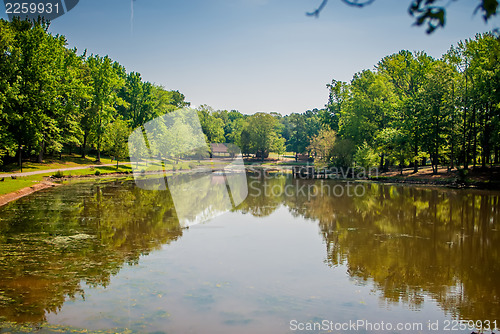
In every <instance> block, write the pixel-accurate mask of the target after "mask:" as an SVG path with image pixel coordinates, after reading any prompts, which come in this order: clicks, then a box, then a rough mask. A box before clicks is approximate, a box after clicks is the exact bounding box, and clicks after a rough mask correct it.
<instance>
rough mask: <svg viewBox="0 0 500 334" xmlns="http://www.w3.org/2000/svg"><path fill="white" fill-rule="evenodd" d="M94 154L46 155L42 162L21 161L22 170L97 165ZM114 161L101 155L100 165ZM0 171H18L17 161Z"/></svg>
mask: <svg viewBox="0 0 500 334" xmlns="http://www.w3.org/2000/svg"><path fill="white" fill-rule="evenodd" d="M95 159H96V157H95V156H91V155H89V156H87V157H86V158H82V157H81V155H77V154H71V155H69V154H63V155H62V160H59V159H57V158H55V157H47V158H46V159H45V160H44V161H43V162H42V163H38V162H31V161H23V172H34V171H37V170H46V169H57V168H70V167H78V166H86V165H97V163H96V162H95ZM110 163H116V160H114V161H111V159H110V158H109V157H105V156H101V163H100V164H101V165H105V164H110ZM0 172H1V173H20V172H21V169H20V168H19V166H18V165H17V163H11V164H8V165H5V166H2V167H1V169H0Z"/></svg>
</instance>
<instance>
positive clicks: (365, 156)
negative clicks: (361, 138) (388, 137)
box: [354, 142, 379, 168]
mask: <svg viewBox="0 0 500 334" xmlns="http://www.w3.org/2000/svg"><path fill="white" fill-rule="evenodd" d="M378 158H379V157H378V154H377V153H376V152H375V150H374V149H373V148H371V147H370V145H368V143H367V142H364V143H363V145H361V146H359V147H358V149H357V150H356V153H355V154H354V162H355V163H356V164H357V165H358V166H361V167H364V168H370V167H373V166H376V165H377V163H378Z"/></svg>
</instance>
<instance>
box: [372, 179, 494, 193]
mask: <svg viewBox="0 0 500 334" xmlns="http://www.w3.org/2000/svg"><path fill="white" fill-rule="evenodd" d="M368 181H371V182H376V183H383V184H401V185H405V184H407V185H422V186H438V187H446V188H453V189H481V190H500V183H499V182H479V181H466V182H459V181H458V180H449V179H437V180H426V179H403V178H398V177H372V178H369V179H368Z"/></svg>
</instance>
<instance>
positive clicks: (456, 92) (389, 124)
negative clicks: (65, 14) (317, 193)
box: [0, 19, 500, 172]
mask: <svg viewBox="0 0 500 334" xmlns="http://www.w3.org/2000/svg"><path fill="white" fill-rule="evenodd" d="M48 28H49V25H48V24H47V23H46V22H43V21H38V22H31V21H20V20H16V19H14V20H13V21H12V22H7V21H5V20H0V51H1V52H0V119H1V122H0V163H8V162H12V161H14V160H17V161H18V163H19V164H21V162H22V159H23V157H24V158H31V159H35V158H36V159H37V160H38V161H42V160H43V157H44V155H45V154H55V155H60V154H61V153H62V152H63V150H66V151H69V153H71V152H74V151H76V150H79V153H81V154H82V156H85V155H86V154H87V152H88V151H89V150H92V151H93V152H94V153H96V155H97V160H98V161H99V160H100V155H101V152H106V153H107V154H109V155H112V156H115V157H120V158H123V157H126V155H127V153H128V152H127V145H126V140H127V138H128V135H129V134H130V133H131V132H132V130H133V129H136V128H138V127H140V126H141V125H143V124H145V123H146V122H148V121H150V120H152V119H155V118H156V117H159V116H161V115H164V114H165V113H168V112H170V111H173V110H175V109H178V108H182V107H186V106H189V105H190V104H189V102H186V99H185V96H184V95H183V94H182V93H180V92H179V91H174V90H166V89H165V88H164V87H162V86H159V85H155V84H153V83H150V82H147V81H144V80H143V79H142V77H141V75H140V74H139V73H137V72H127V71H126V69H125V68H124V67H123V66H122V65H120V64H119V63H118V62H116V61H113V60H112V59H110V58H109V57H108V56H104V57H102V56H99V55H93V54H92V55H87V53H86V52H84V53H83V54H82V55H78V53H77V50H76V49H68V48H67V47H66V44H67V43H66V39H65V38H64V36H60V35H56V36H54V35H52V34H50V33H48ZM499 60H500V41H499V39H497V38H496V37H495V36H494V35H493V34H489V33H485V34H478V35H477V36H475V38H473V39H468V40H465V41H461V42H459V43H458V44H457V45H455V46H453V47H451V48H450V49H449V51H448V52H447V53H446V54H444V55H443V56H442V57H441V58H440V59H434V58H432V57H430V56H429V55H427V54H426V53H425V52H410V51H406V50H403V51H400V52H398V53H395V54H392V55H389V56H386V57H384V58H383V59H381V60H380V61H379V62H378V63H377V64H376V65H375V66H374V68H373V69H371V70H364V71H361V72H359V73H356V74H355V75H354V76H353V79H352V80H351V81H350V82H343V81H339V80H335V79H334V80H332V82H331V83H330V84H328V85H327V87H328V89H329V99H328V103H327V104H326V106H325V108H323V109H314V110H308V111H306V112H303V113H292V114H290V115H286V116H283V115H281V114H279V113H256V114H254V115H244V114H242V113H240V112H239V111H237V110H230V111H228V110H214V109H213V108H211V107H210V106H207V105H201V106H199V107H198V108H197V111H198V115H199V119H200V123H201V126H202V129H203V132H204V133H205V135H206V139H207V142H208V143H234V144H236V145H237V146H239V147H240V148H241V151H242V152H243V154H244V155H247V156H248V155H253V156H254V157H255V158H260V159H264V158H266V157H267V156H268V155H269V153H270V152H276V153H278V155H280V154H284V153H285V152H293V153H294V154H295V156H296V157H299V156H302V157H304V156H305V157H306V158H307V157H310V159H315V160H316V161H318V162H322V163H323V164H325V165H336V166H352V165H353V164H355V165H358V166H366V167H368V166H370V167H371V166H377V165H378V166H380V168H382V169H387V168H388V167H389V166H391V165H398V166H400V167H403V166H411V167H413V168H414V169H415V171H418V168H419V166H421V165H425V164H427V163H428V161H429V160H430V163H431V164H432V166H433V168H434V171H436V172H437V166H438V165H448V166H449V167H450V168H454V167H455V166H459V165H460V166H463V167H464V168H468V167H469V166H476V165H479V164H480V165H481V166H487V165H488V164H492V163H498V162H499V159H500V111H499V108H500V66H499V64H500V61H499Z"/></svg>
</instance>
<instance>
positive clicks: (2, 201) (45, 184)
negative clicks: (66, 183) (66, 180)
mask: <svg viewBox="0 0 500 334" xmlns="http://www.w3.org/2000/svg"><path fill="white" fill-rule="evenodd" d="M60 185H61V184H57V183H54V182H51V181H47V180H44V181H42V182H39V183H36V184H34V185H32V186H29V187H25V188H22V189H20V190H17V191H13V192H11V193H7V194H4V195H0V207H2V206H4V205H6V204H9V203H10V202H13V201H15V200H18V199H20V198H23V197H25V196H28V195H31V194H33V193H35V192H37V191H40V190H43V189H48V188H53V187H57V186H60Z"/></svg>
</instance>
